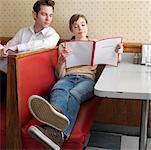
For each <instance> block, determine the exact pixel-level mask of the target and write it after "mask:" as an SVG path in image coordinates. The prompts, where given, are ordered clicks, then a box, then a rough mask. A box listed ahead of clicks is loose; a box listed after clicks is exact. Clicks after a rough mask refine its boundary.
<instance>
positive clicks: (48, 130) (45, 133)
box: [28, 125, 64, 150]
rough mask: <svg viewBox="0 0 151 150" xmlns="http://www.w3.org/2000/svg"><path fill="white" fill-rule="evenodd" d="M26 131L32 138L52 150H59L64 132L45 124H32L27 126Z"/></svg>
mask: <svg viewBox="0 0 151 150" xmlns="http://www.w3.org/2000/svg"><path fill="white" fill-rule="evenodd" d="M28 132H29V134H30V135H31V136H32V137H33V138H35V139H36V140H38V141H39V142H41V143H43V144H45V145H47V146H48V147H50V148H51V149H54V150H60V147H61V145H62V144H63V142H64V134H63V133H62V132H61V131H59V130H57V129H54V128H52V127H49V126H47V125H43V126H37V125H34V126H33V125H32V126H30V127H29V128H28Z"/></svg>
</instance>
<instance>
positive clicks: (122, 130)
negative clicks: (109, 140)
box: [92, 123, 151, 138]
mask: <svg viewBox="0 0 151 150" xmlns="http://www.w3.org/2000/svg"><path fill="white" fill-rule="evenodd" d="M92 131H100V132H110V133H117V134H123V135H130V136H139V133H140V128H138V127H130V126H124V125H113V124H101V123H94V124H93V126H92ZM148 137H149V138H151V128H148Z"/></svg>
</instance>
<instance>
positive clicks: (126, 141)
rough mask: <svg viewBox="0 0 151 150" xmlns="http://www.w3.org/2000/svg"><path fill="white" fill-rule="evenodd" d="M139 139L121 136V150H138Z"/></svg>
mask: <svg viewBox="0 0 151 150" xmlns="http://www.w3.org/2000/svg"><path fill="white" fill-rule="evenodd" d="M138 144H139V137H134V136H122V139H121V150H138Z"/></svg>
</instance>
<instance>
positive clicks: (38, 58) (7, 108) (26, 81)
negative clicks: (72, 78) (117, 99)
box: [0, 48, 101, 150]
mask: <svg viewBox="0 0 151 150" xmlns="http://www.w3.org/2000/svg"><path fill="white" fill-rule="evenodd" d="M57 58H58V53H57V48H54V49H41V50H38V51H30V52H26V53H24V52H23V53H18V54H16V55H11V56H9V57H8V71H7V100H6V105H5V103H3V104H1V107H0V119H1V120H0V122H1V123H0V140H1V141H0V149H15V150H20V149H25V150H35V149H37V150H44V149H48V147H46V146H44V145H43V144H41V143H40V142H38V141H37V140H35V139H33V138H32V137H31V136H30V135H29V134H28V131H27V130H28V127H29V126H30V125H35V124H37V125H41V123H40V122H39V121H37V120H36V119H35V118H34V117H33V116H32V115H31V113H30V111H29V109H28V98H29V97H30V96H31V95H33V94H36V95H41V96H45V97H49V96H48V95H49V92H50V90H51V88H52V86H53V85H54V84H55V82H56V78H55V73H54V69H55V66H56V63H57ZM100 102H101V101H100V100H99V98H98V97H95V96H94V97H93V98H92V99H90V100H88V101H87V102H85V103H83V104H82V105H81V107H80V111H79V113H78V116H77V120H76V123H75V126H74V128H73V130H72V133H71V136H70V138H69V139H68V140H67V141H65V142H64V144H63V146H62V149H63V150H71V149H72V150H82V149H83V148H84V147H85V146H86V144H87V142H88V139H89V135H90V130H91V126H92V123H93V120H94V115H95V111H96V107H97V105H98V103H100ZM5 139H6V140H5Z"/></svg>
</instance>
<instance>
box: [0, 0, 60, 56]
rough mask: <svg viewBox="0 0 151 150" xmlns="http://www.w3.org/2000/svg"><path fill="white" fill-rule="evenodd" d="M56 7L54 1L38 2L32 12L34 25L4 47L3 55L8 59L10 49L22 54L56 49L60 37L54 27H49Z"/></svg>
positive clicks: (22, 31) (18, 33)
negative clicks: (42, 49)
mask: <svg viewBox="0 0 151 150" xmlns="http://www.w3.org/2000/svg"><path fill="white" fill-rule="evenodd" d="M54 5H55V2H54V1H52V0H38V1H37V2H36V3H35V4H34V6H33V12H32V16H33V19H34V20H35V23H34V25H33V26H31V27H28V28H23V29H21V30H20V31H18V32H17V33H16V35H15V36H14V38H13V39H12V40H10V41H9V42H8V43H7V45H6V46H4V47H3V49H2V53H1V55H2V56H4V57H6V56H7V55H8V50H9V49H10V50H12V51H14V52H21V51H28V50H38V49H40V48H52V47H55V46H56V44H57V42H58V41H59V35H58V34H57V33H56V31H55V30H54V29H53V28H52V27H49V25H50V24H51V22H52V18H53V13H54ZM0 47H2V45H0Z"/></svg>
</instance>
